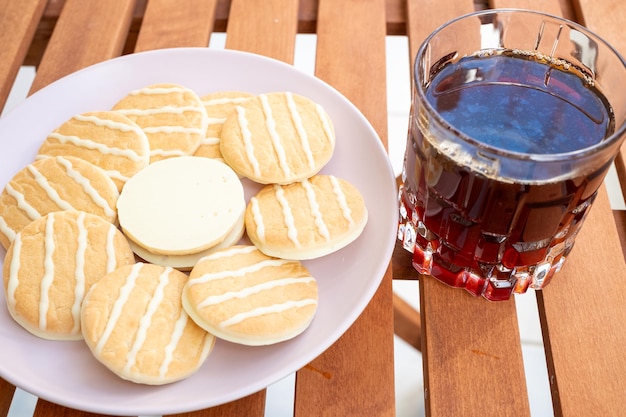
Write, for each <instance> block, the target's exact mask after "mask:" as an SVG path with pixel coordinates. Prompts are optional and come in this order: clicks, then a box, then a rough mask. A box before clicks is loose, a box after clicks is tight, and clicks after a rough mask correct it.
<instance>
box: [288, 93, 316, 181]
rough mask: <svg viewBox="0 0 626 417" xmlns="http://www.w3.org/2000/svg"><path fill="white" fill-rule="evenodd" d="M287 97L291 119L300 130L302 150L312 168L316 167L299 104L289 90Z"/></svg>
mask: <svg viewBox="0 0 626 417" xmlns="http://www.w3.org/2000/svg"><path fill="white" fill-rule="evenodd" d="M285 97H286V99H287V107H288V108H289V113H291V119H292V120H293V122H294V125H295V127H296V131H297V132H298V136H299V137H300V143H301V145H302V150H303V151H304V154H305V155H306V160H307V161H308V163H309V168H310V169H315V159H313V152H311V146H310V144H309V136H308V134H307V133H306V129H305V128H304V125H303V124H302V118H301V117H300V112H298V106H297V105H296V102H295V101H294V99H293V94H291V92H289V91H287V92H286V93H285Z"/></svg>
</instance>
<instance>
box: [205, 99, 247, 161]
mask: <svg viewBox="0 0 626 417" xmlns="http://www.w3.org/2000/svg"><path fill="white" fill-rule="evenodd" d="M250 97H253V95H252V94H250V93H246V92H243V91H218V92H215V93H211V94H207V95H205V96H202V97H200V99H201V100H202V103H203V104H204V108H205V109H206V112H207V116H209V126H208V127H207V131H206V136H205V138H204V139H203V140H202V142H201V143H200V146H199V147H198V149H196V152H195V153H194V155H195V156H204V157H205V158H215V159H219V160H222V159H223V158H222V152H221V151H220V137H221V136H222V126H223V125H224V122H225V121H226V117H227V116H228V115H229V114H230V113H232V112H234V111H235V106H237V105H238V104H241V103H243V102H245V101H246V100H248V99H249V98H250Z"/></svg>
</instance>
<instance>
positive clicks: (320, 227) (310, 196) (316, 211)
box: [302, 180, 330, 241]
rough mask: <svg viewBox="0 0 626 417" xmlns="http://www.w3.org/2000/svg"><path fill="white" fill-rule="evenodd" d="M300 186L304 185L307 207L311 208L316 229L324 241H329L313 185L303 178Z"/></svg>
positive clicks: (328, 233) (328, 234)
mask: <svg viewBox="0 0 626 417" xmlns="http://www.w3.org/2000/svg"><path fill="white" fill-rule="evenodd" d="M302 187H304V189H305V191H306V197H307V200H308V201H309V208H310V209H311V214H312V215H313V218H314V219H315V226H317V231H318V232H319V234H320V235H322V237H323V238H324V239H325V240H326V241H330V232H329V231H328V227H326V223H325V222H324V217H323V216H322V212H321V211H320V205H319V204H318V203H317V196H316V195H315V190H314V189H313V186H312V185H311V183H310V182H309V180H304V181H302Z"/></svg>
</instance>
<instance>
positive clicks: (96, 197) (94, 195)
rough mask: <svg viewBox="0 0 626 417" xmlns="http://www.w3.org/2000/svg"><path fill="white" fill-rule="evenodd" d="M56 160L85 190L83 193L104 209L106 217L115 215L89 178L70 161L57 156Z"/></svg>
mask: <svg viewBox="0 0 626 417" xmlns="http://www.w3.org/2000/svg"><path fill="white" fill-rule="evenodd" d="M57 160H58V161H59V163H60V164H61V165H63V166H64V167H65V170H66V172H67V175H68V176H69V177H70V178H71V179H73V180H74V181H75V182H76V183H77V184H79V185H80V186H81V187H82V188H83V191H85V193H86V194H87V195H88V196H89V197H91V200H92V201H93V202H94V203H95V204H96V205H97V206H98V207H100V208H101V209H102V210H103V211H104V214H105V215H106V216H107V217H115V211H114V210H113V209H112V208H111V207H110V206H109V204H108V203H107V201H106V200H105V199H104V198H102V196H101V195H100V194H98V191H97V190H96V189H95V188H94V187H93V186H92V185H91V183H90V182H89V179H87V178H85V177H84V176H82V175H81V173H80V172H78V171H77V170H75V169H73V167H72V163H71V162H70V161H68V160H67V159H65V158H62V157H60V156H59V157H57ZM68 205H69V204H68ZM70 207H71V206H70Z"/></svg>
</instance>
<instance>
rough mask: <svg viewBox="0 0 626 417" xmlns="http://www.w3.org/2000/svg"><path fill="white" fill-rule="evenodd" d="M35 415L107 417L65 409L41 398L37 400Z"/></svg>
mask: <svg viewBox="0 0 626 417" xmlns="http://www.w3.org/2000/svg"><path fill="white" fill-rule="evenodd" d="M33 415H34V416H35V417H107V416H106V415H104V414H95V413H88V412H86V411H80V410H74V409H73V408H67V407H63V406H61V405H58V404H55V403H51V402H49V401H46V400H42V399H41V398H40V399H39V400H37V405H36V406H35V413H34V414H33Z"/></svg>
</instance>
